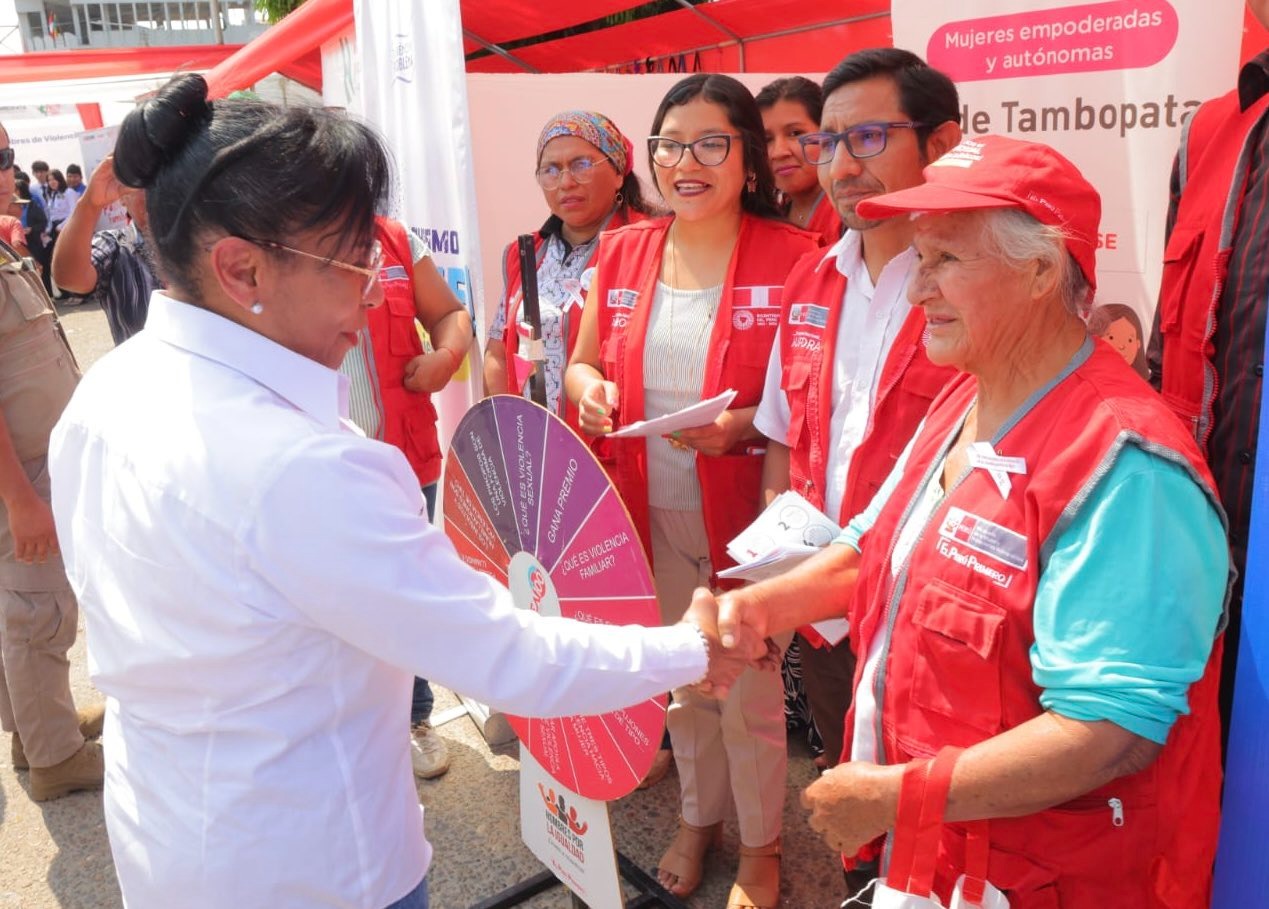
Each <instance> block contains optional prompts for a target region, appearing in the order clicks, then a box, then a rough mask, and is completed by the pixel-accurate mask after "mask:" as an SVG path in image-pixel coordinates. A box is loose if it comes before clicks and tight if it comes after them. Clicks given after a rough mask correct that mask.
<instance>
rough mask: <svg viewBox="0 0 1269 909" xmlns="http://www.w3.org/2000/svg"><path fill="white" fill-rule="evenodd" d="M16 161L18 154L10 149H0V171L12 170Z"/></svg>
mask: <svg viewBox="0 0 1269 909" xmlns="http://www.w3.org/2000/svg"><path fill="white" fill-rule="evenodd" d="M17 160H18V153H17V152H15V151H14V150H13V149H12V148H0V170H12V169H13V165H14V164H15V163H16V162H17Z"/></svg>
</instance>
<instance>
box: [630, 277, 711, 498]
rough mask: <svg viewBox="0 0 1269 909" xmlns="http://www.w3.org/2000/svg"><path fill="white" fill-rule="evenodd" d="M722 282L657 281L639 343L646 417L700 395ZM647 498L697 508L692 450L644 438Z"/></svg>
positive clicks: (698, 495) (691, 401) (697, 485)
mask: <svg viewBox="0 0 1269 909" xmlns="http://www.w3.org/2000/svg"><path fill="white" fill-rule="evenodd" d="M722 298H723V286H722V285H721V284H719V285H718V286H716V287H710V288H706V289H705V290H679V289H678V288H674V287H670V286H669V285H667V284H665V283H663V282H661V281H658V282H657V289H656V293H655V294H654V295H653V298H652V313H651V314H650V315H649V317H648V338H647V343H646V344H645V345H644V348H643V386H644V392H643V393H644V398H643V401H644V406H643V410H644V415H645V417H646V418H647V419H652V418H654V417H662V416H665V415H666V414H669V413H674V412H675V411H676V410H682V409H683V408H684V407H687V406H689V405H691V404H695V403H696V402H697V401H699V400H700V399H701V389H702V388H703V387H704V385H705V354H706V352H707V349H708V347H709V334H710V330H711V329H712V328H713V327H714V315H715V313H717V312H718V304H719V301H721V300H722ZM648 504H649V505H650V506H652V507H653V508H664V509H668V510H670V511H697V510H699V509H700V507H701V486H700V482H699V481H698V480H697V477H696V452H695V451H693V450H691V449H688V450H687V451H684V450H681V449H677V448H673V447H671V446H670V443H669V441H667V440H666V439H663V438H661V437H660V436H654V437H652V438H649V439H648Z"/></svg>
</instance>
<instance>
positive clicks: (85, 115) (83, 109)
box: [75, 104, 104, 129]
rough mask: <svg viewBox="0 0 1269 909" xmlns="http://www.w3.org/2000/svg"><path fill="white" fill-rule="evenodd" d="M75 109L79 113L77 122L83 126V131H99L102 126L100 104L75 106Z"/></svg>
mask: <svg viewBox="0 0 1269 909" xmlns="http://www.w3.org/2000/svg"><path fill="white" fill-rule="evenodd" d="M75 109H76V110H78V111H79V121H80V122H81V123H83V124H84V129H101V128H102V126H103V125H104V121H103V120H102V119H101V105H100V104H76V105H75Z"/></svg>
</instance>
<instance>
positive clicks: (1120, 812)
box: [1106, 799, 1124, 827]
mask: <svg viewBox="0 0 1269 909" xmlns="http://www.w3.org/2000/svg"><path fill="white" fill-rule="evenodd" d="M1106 804H1107V805H1109V806H1110V823H1111V824H1112V825H1113V826H1115V827H1122V826H1123V825H1124V803H1123V801H1122V800H1121V799H1107V801H1106Z"/></svg>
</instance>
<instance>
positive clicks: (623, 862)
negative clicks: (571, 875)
mask: <svg viewBox="0 0 1269 909" xmlns="http://www.w3.org/2000/svg"><path fill="white" fill-rule="evenodd" d="M617 872H618V873H619V874H620V875H621V878H622V880H624V881H625V882H626V883H628V884H632V885H634V887H635V888H636V889H637V890H638V891H639V892H638V894H637V895H635V896H634V897H632V898H631V899H630V900H629V901H628V902H627V903H626V909H650V907H653V906H660V907H662V909H688V907H687V903H685V902H683V901H682V900H681V899H679V898H678V897H677V896H675V895H674V894H673V893H671V892H670V891H668V890H666V889H665V888H664V887H662V886H661V885H660V884H659V883H657V879H656V878H655V877H653V876H652V875H650V874H648V872H646V871H644V870H643V869H642V868H640V867H639V866H638V865H636V864H635V863H634V862H632V861H630V859H628V858H626V856H624V855H622V854H621V853H620V852H618V853H617ZM557 886H560V880H559V878H557V877H556V876H555V875H554V874H552V873H551V872H550V871H540V872H538V873H537V874H535V875H533V877H530V878H526V879H525V880H523V881H521V882H520V883H518V884H513V885H512V886H510V887H508V888H507V889H506V890H504V891H502V892H501V893H498V894H495V895H494V896H491V897H489V899H487V900H482V901H481V902H479V903H476V904H475V905H473V906H472V907H471V909H511V907H512V906H519V905H520V904H521V903H523V902H525V901H526V900H529V899H532V898H533V897H535V896H537V895H538V894H539V893H545V892H546V891H548V890H550V889H551V888H552V887H557ZM571 895H572V899H573V909H586V904H585V903H583V902H582V901H581V900H580V899H579V898H578V897H577V895H576V894H571Z"/></svg>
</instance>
